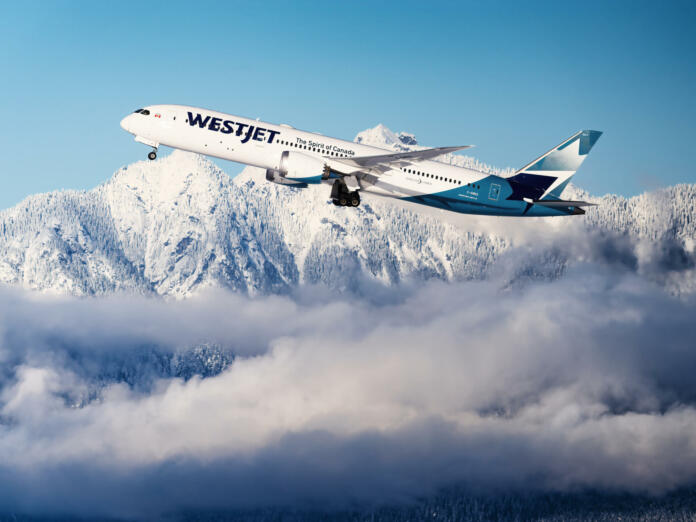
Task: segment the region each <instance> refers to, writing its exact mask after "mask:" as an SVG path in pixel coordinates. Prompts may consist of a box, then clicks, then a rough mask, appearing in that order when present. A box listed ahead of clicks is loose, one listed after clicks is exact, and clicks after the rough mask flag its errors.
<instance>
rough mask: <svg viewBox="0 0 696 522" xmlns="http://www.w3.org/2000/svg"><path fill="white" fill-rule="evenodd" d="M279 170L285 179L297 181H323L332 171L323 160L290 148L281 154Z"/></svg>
mask: <svg viewBox="0 0 696 522" xmlns="http://www.w3.org/2000/svg"><path fill="white" fill-rule="evenodd" d="M278 171H279V172H280V175H281V176H282V177H283V178H284V179H286V180H288V181H292V182H295V183H298V182H299V183H321V180H322V179H328V178H329V173H330V170H329V167H328V165H327V164H326V163H324V162H323V161H322V160H320V159H318V158H314V157H312V156H308V155H306V154H302V153H301V152H294V151H289V150H286V151H285V152H283V154H282V155H281V156H280V165H279V166H278ZM266 178H267V179H268V175H266Z"/></svg>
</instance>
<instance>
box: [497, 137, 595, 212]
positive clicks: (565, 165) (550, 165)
mask: <svg viewBox="0 0 696 522" xmlns="http://www.w3.org/2000/svg"><path fill="white" fill-rule="evenodd" d="M601 135H602V133H601V132H600V131H595V130H582V131H579V132H577V133H575V134H573V135H572V136H571V137H570V138H568V139H567V140H565V141H564V142H562V143H561V144H560V145H558V146H557V147H554V148H553V149H551V150H550V151H548V152H547V153H546V154H543V155H542V156H539V157H538V158H537V159H535V160H534V161H532V162H531V163H529V164H527V165H525V166H524V167H522V168H521V169H520V170H518V171H517V172H516V173H515V175H514V176H512V177H511V178H508V180H513V181H515V182H517V183H520V184H523V185H528V186H530V188H531V187H534V188H535V189H536V190H535V191H536V192H537V194H538V196H539V197H538V199H558V198H560V197H561V193H562V192H563V189H565V188H566V185H568V182H570V179H571V178H572V177H573V176H574V175H575V172H576V171H577V170H578V168H580V165H582V162H583V161H585V158H586V157H587V154H588V153H589V152H590V150H592V147H593V146H594V144H595V143H596V142H597V140H598V139H599V137H600V136H601Z"/></svg>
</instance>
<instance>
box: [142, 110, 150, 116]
mask: <svg viewBox="0 0 696 522" xmlns="http://www.w3.org/2000/svg"><path fill="white" fill-rule="evenodd" d="M140 114H142V115H144V116H148V115H149V114H150V111H148V110H147V109H143V110H141V111H140Z"/></svg>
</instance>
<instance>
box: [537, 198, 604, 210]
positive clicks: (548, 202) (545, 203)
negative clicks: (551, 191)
mask: <svg viewBox="0 0 696 522" xmlns="http://www.w3.org/2000/svg"><path fill="white" fill-rule="evenodd" d="M524 201H525V202H526V203H531V204H533V205H541V206H542V207H556V208H558V207H596V206H597V203H590V202H589V201H564V200H562V199H542V200H539V199H529V198H524Z"/></svg>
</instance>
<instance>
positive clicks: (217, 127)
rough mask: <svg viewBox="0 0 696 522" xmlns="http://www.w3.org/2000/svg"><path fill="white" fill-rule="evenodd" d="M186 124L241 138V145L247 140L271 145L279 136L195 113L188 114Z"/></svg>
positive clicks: (264, 130)
mask: <svg viewBox="0 0 696 522" xmlns="http://www.w3.org/2000/svg"><path fill="white" fill-rule="evenodd" d="M186 121H188V124H189V125H191V127H195V126H196V125H198V126H199V127H200V128H201V129H206V128H207V129H208V130H210V131H213V132H221V133H222V134H234V135H235V136H243V138H242V143H246V142H247V141H249V140H256V141H263V142H266V143H273V140H274V139H275V137H276V136H277V135H278V134H280V132H278V131H274V130H270V129H264V128H263V127H256V126H255V125H249V124H248V123H235V122H233V121H231V120H223V119H222V118H213V117H211V116H206V117H205V118H204V117H203V116H201V115H200V114H198V113H196V115H195V116H194V115H193V113H192V112H189V113H188V120H186Z"/></svg>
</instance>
